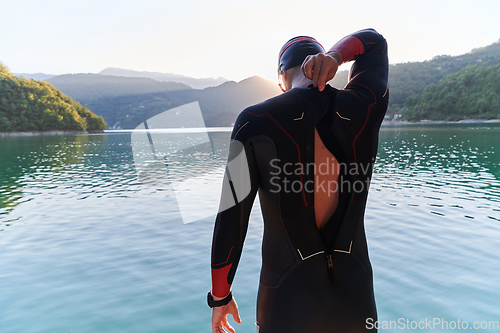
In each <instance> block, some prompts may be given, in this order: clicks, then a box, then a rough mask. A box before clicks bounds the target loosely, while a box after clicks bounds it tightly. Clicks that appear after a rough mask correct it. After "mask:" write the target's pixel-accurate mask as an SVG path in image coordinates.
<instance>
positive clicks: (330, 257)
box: [327, 254, 333, 269]
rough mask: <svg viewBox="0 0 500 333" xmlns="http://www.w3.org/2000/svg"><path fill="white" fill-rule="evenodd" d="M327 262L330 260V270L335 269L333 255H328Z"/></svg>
mask: <svg viewBox="0 0 500 333" xmlns="http://www.w3.org/2000/svg"><path fill="white" fill-rule="evenodd" d="M327 258H328V259H327V260H328V269H332V268H333V255H332V254H328V255H327Z"/></svg>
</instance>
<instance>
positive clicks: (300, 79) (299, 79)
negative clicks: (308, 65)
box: [292, 71, 313, 88]
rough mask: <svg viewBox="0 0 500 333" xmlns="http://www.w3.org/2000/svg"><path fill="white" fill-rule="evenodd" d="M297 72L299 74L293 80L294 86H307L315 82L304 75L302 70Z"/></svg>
mask: <svg viewBox="0 0 500 333" xmlns="http://www.w3.org/2000/svg"><path fill="white" fill-rule="evenodd" d="M299 73H300V74H298V73H297V75H296V76H295V77H294V78H293V80H292V88H305V87H308V86H309V85H311V84H312V83H313V82H312V80H309V79H308V78H306V77H305V76H304V74H303V73H302V71H300V72H299Z"/></svg>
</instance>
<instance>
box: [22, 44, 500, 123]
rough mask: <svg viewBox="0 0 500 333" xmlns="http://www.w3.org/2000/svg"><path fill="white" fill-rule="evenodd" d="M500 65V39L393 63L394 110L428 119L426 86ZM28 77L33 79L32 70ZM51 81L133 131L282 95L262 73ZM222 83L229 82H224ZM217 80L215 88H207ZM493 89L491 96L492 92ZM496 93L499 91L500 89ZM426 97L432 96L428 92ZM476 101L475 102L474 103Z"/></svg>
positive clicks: (220, 115) (227, 115)
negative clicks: (187, 110) (177, 111)
mask: <svg viewBox="0 0 500 333" xmlns="http://www.w3.org/2000/svg"><path fill="white" fill-rule="evenodd" d="M497 64H500V41H499V42H496V43H493V44H491V45H489V46H486V47H482V48H478V49H474V50H472V51H471V52H469V53H467V54H463V55H460V56H453V57H452V56H436V57H434V58H433V59H431V60H427V61H422V62H411V63H401V64H393V65H391V66H390V68H389V90H390V93H389V95H390V98H389V109H388V114H389V115H391V114H392V113H394V112H402V113H403V118H405V117H406V118H407V119H418V117H416V116H415V114H420V115H424V117H425V113H422V112H420V111H418V110H417V111H418V112H417V113H416V112H415V108H416V107H419V105H422V103H423V102H422V103H416V102H415V101H417V100H419V98H420V96H423V95H422V94H423V93H424V92H425V91H426V89H430V88H432V86H433V85H438V84H440V81H441V80H443V79H445V78H446V77H447V76H448V75H450V74H453V73H457V72H459V71H462V70H463V72H464V75H465V76H464V77H462V79H461V80H463V82H469V81H471V82H472V81H474V82H480V81H476V80H469V79H467V78H466V76H467V75H469V74H467V73H472V72H473V73H478V72H480V71H476V70H474V71H472V70H471V71H467V69H466V67H467V66H480V67H481V68H483V67H484V68H488V67H490V66H494V65H497ZM464 68H465V69H464ZM36 75H44V74H36ZM25 76H26V77H29V74H25ZM347 76H348V73H347V71H341V72H339V73H337V76H336V77H335V78H334V79H333V80H332V81H331V82H330V84H331V85H332V86H334V87H336V88H339V89H341V88H343V87H344V86H345V84H346V82H347ZM46 80H47V81H48V82H49V83H51V84H53V85H54V87H56V88H57V89H60V90H61V91H62V92H63V93H65V94H67V95H68V96H70V97H72V98H74V99H75V100H77V101H79V102H80V103H82V104H86V105H87V107H89V109H90V110H92V111H93V112H95V113H96V114H97V115H99V116H102V117H103V118H104V120H105V121H106V122H107V123H108V125H109V126H111V127H113V126H114V127H122V128H129V129H132V128H135V127H136V126H137V125H138V124H140V123H141V122H143V121H145V120H146V119H148V118H150V117H152V116H154V115H156V114H158V113H160V112H163V111H166V110H168V109H171V108H174V107H176V106H180V105H183V104H187V103H190V102H194V101H198V102H199V103H200V107H201V110H202V113H203V116H204V118H205V123H206V125H207V126H230V125H231V124H232V123H234V120H235V119H236V116H237V115H238V113H239V112H240V111H241V110H243V109H244V108H246V107H248V106H250V105H253V104H256V103H259V102H262V101H264V100H266V99H268V98H270V97H273V96H276V95H278V94H279V93H281V91H280V89H279V88H278V86H277V85H276V83H275V82H271V81H268V80H265V79H262V78H260V77H251V78H248V79H246V80H243V81H241V82H234V81H225V79H223V78H218V79H195V78H189V77H185V76H182V75H175V74H166V73H157V72H138V71H131V70H125V69H119V68H106V69H105V70H103V71H101V72H100V73H99V74H73V75H59V76H55V77H51V78H49V79H46ZM224 81H225V82H224ZM220 82H223V83H222V84H219V83H220ZM492 82H493V81H492ZM212 84H213V85H215V86H213V87H207V85H212ZM217 84H218V85H217ZM197 87H198V88H197ZM200 87H201V88H202V89H201V88H200ZM499 89H500V88H499ZM464 91H466V90H464ZM488 91H490V95H491V91H492V90H491V89H489V90H488ZM496 94H497V95H499V94H500V90H499V91H498V92H497V93H496ZM425 95H426V96H430V95H429V94H428V93H427V92H425ZM493 95H495V94H493ZM490 97H491V96H490ZM490 97H488V98H490ZM439 98H440V96H435V95H433V99H436V100H435V101H433V102H431V103H438V101H437V99H439ZM474 98H476V99H478V101H479V100H483V99H484V98H483V96H481V95H480V94H479V95H478V94H476V95H475V97H474ZM490 99H491V98H490ZM493 100H495V99H493ZM485 101H489V99H486V100H485ZM478 103H479V102H478ZM481 103H483V104H484V103H485V102H484V101H483V102H481ZM427 104H429V103H427ZM472 104H474V103H473V102H471V105H472ZM450 109H451V110H453V108H450ZM450 112H451V114H446V115H440V117H444V118H443V119H450V120H451V119H455V120H457V119H463V117H465V116H469V117H478V116H479V117H480V116H481V115H484V116H485V117H487V118H491V117H494V118H495V117H496V118H500V110H498V111H495V110H493V109H491V108H490V109H489V110H488V112H487V113H474V112H473V113H470V114H468V115H467V114H465V113H462V115H455V114H453V113H454V111H450ZM497 115H498V116H497ZM433 117H435V114H434V116H433ZM421 119H426V118H421Z"/></svg>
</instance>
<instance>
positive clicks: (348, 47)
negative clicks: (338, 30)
mask: <svg viewBox="0 0 500 333" xmlns="http://www.w3.org/2000/svg"><path fill="white" fill-rule="evenodd" d="M330 51H337V52H340V53H341V54H342V56H343V57H344V63H345V62H349V61H351V60H352V59H354V57H355V56H357V55H360V54H364V53H365V48H364V46H363V43H362V42H361V41H360V40H359V39H358V38H357V37H355V36H347V37H344V38H342V39H341V40H339V41H338V42H337V44H335V45H334V46H333V47H332V48H331V49H330Z"/></svg>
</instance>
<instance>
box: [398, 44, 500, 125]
mask: <svg viewBox="0 0 500 333" xmlns="http://www.w3.org/2000/svg"><path fill="white" fill-rule="evenodd" d="M496 64H500V40H499V41H498V42H496V43H494V44H492V45H489V46H486V47H482V48H478V49H474V50H472V51H471V52H469V53H466V54H463V55H460V56H454V57H452V56H436V57H434V58H433V59H432V60H428V61H423V62H411V63H403V64H396V65H391V66H390V68H389V111H388V113H392V112H395V111H402V112H403V116H405V117H406V113H407V111H408V110H407V109H405V108H404V106H405V103H406V102H407V98H409V97H410V96H412V97H411V99H410V100H415V99H416V98H418V96H420V94H422V92H423V91H424V89H425V88H426V87H427V86H429V85H431V84H437V83H439V81H440V80H442V79H443V78H445V77H446V76H447V75H449V74H453V73H456V72H458V71H460V70H461V69H463V68H464V67H466V66H470V65H479V66H482V67H488V66H492V65H496ZM410 104H411V103H410Z"/></svg>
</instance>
